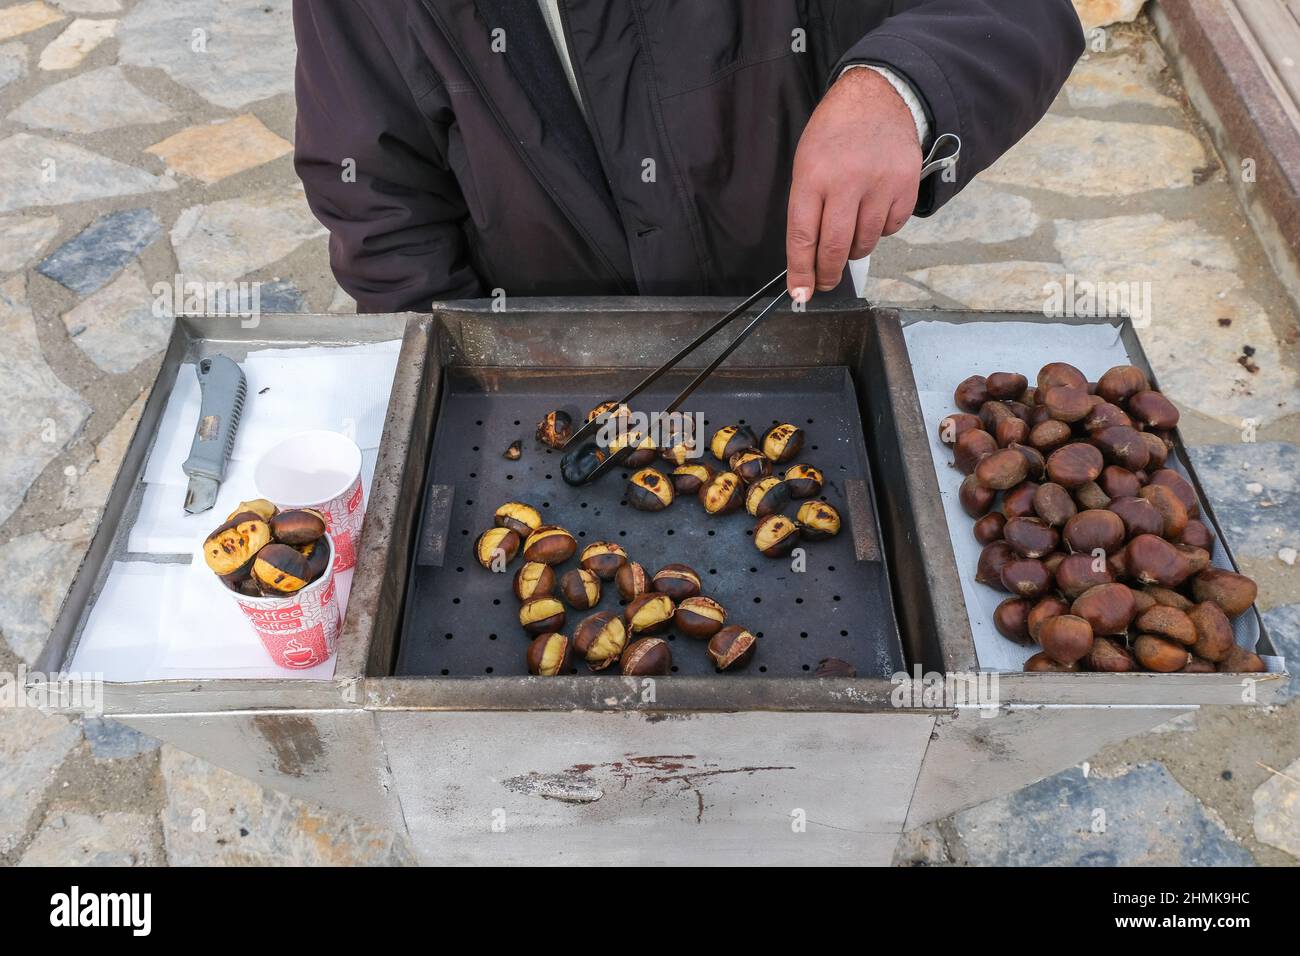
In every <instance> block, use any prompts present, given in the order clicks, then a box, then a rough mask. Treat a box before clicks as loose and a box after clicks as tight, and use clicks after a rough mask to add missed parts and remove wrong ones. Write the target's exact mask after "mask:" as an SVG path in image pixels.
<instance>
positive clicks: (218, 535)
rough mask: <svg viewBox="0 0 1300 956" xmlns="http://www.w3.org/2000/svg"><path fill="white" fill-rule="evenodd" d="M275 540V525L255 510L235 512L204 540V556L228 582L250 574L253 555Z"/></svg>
mask: <svg viewBox="0 0 1300 956" xmlns="http://www.w3.org/2000/svg"><path fill="white" fill-rule="evenodd" d="M270 541H271V526H270V525H269V524H267V522H266V521H265V519H263V518H262V517H261V516H260V515H258V514H257V513H255V512H253V511H242V512H238V513H236V514H235V516H234V517H232V518H230V519H229V520H228V521H227V522H226V523H225V524H223V525H222V526H221V527H220V528H218V529H217V530H216V531H214V532H212V534H210V535H208V537H207V539H206V540H204V542H203V560H204V561H205V562H206V563H207V565H208V567H209V568H211V569H212V570H213V571H214V572H215V573H216V574H218V575H220V576H221V577H222V578H223V579H224V580H226V581H228V582H233V581H236V580H238V579H240V578H246V577H248V575H249V573H250V572H251V571H252V568H253V558H254V557H255V556H256V555H257V553H258V551H260V550H261V549H262V548H264V547H266V545H268V544H269V543H270Z"/></svg>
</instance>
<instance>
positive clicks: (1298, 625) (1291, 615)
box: [1262, 604, 1300, 701]
mask: <svg viewBox="0 0 1300 956" xmlns="http://www.w3.org/2000/svg"><path fill="white" fill-rule="evenodd" d="M1262 616H1263V618H1264V627H1266V628H1267V629H1268V636H1269V637H1270V638H1272V640H1273V649H1274V650H1275V651H1277V652H1278V654H1279V655H1281V656H1282V657H1284V658H1286V669H1287V671H1288V673H1290V675H1291V680H1290V682H1289V683H1288V684H1287V686H1286V687H1283V688H1282V690H1281V692H1280V693H1279V694H1278V697H1279V698H1280V699H1281V700H1284V701H1285V700H1290V699H1291V698H1293V697H1298V696H1300V604H1283V605H1282V606H1281V607H1275V608H1270V609H1269V610H1267V611H1265V612H1264V613H1263V615H1262Z"/></svg>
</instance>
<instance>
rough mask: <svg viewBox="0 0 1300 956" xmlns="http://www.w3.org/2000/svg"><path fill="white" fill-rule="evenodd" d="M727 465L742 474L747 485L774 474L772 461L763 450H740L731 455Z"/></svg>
mask: <svg viewBox="0 0 1300 956" xmlns="http://www.w3.org/2000/svg"><path fill="white" fill-rule="evenodd" d="M727 467H728V468H729V469H730V470H731V471H732V472H734V473H735V474H737V475H739V476H740V480H741V481H743V482H744V483H745V484H747V485H752V484H753V483H754V482H756V481H761V480H763V479H764V478H766V477H768V476H769V475H771V474H772V462H771V461H769V460H768V459H767V457H766V456H765V455H763V454H762V453H761V452H756V451H738V452H736V453H735V454H734V455H732V456H731V459H730V460H729V461H728V462H727Z"/></svg>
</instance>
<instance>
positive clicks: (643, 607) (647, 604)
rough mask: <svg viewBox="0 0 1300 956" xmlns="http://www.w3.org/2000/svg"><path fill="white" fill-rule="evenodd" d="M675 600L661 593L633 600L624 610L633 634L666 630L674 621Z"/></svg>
mask: <svg viewBox="0 0 1300 956" xmlns="http://www.w3.org/2000/svg"><path fill="white" fill-rule="evenodd" d="M674 610H676V609H675V608H674V607H673V599H672V598H670V597H669V596H668V595H667V594H664V593H662V592H660V591H651V592H650V593H648V594H642V595H641V596H640V597H638V598H633V599H632V601H631V602H630V603H629V604H628V606H627V607H626V608H624V609H623V618H624V620H625V621H626V622H627V629H628V632H629V633H632V634H653V633H656V632H658V631H662V630H663V629H664V628H666V627H667V626H668V624H669V622H670V621H672V619H673V611H674Z"/></svg>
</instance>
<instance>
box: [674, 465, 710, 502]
mask: <svg viewBox="0 0 1300 956" xmlns="http://www.w3.org/2000/svg"><path fill="white" fill-rule="evenodd" d="M713 475H714V471H713V469H712V468H711V467H709V466H708V465H705V464H703V463H689V464H685V465H678V466H677V467H676V468H674V469H673V471H672V474H671V475H669V478H670V479H672V483H673V491H674V492H675V493H676V494H679V495H695V494H699V491H700V489H701V488H703V487H704V486H705V485H706V484H708V483H709V482H710V481H711V480H712V479H713Z"/></svg>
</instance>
